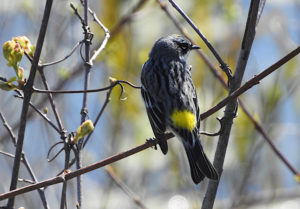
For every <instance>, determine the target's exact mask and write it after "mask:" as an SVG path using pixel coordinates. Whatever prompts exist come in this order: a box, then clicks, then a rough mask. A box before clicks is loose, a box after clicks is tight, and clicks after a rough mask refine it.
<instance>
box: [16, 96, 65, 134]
mask: <svg viewBox="0 0 300 209" xmlns="http://www.w3.org/2000/svg"><path fill="white" fill-rule="evenodd" d="M15 97H16V98H19V99H24V96H22V95H15ZM29 106H30V107H32V109H34V110H35V111H36V112H37V113H38V114H39V115H40V116H41V117H42V118H43V119H44V120H45V121H46V122H47V123H48V124H49V125H50V126H51V127H52V128H54V129H55V130H56V131H57V132H58V133H60V130H59V128H58V127H56V125H55V124H54V123H53V122H52V121H51V120H50V119H49V118H48V117H47V115H46V114H44V113H42V112H41V111H40V110H39V109H38V108H37V107H36V106H34V105H33V104H32V103H31V102H29Z"/></svg>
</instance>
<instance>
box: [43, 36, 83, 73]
mask: <svg viewBox="0 0 300 209" xmlns="http://www.w3.org/2000/svg"><path fill="white" fill-rule="evenodd" d="M81 44H82V41H79V42H77V43H76V44H75V45H74V47H73V48H72V50H71V52H70V53H69V54H67V55H66V56H65V57H64V58H61V59H59V60H56V61H53V62H48V63H43V64H40V67H43V68H44V67H47V66H50V65H55V64H58V63H60V62H63V61H65V60H66V59H68V58H69V57H70V56H71V55H72V54H73V53H74V52H75V50H76V49H77V48H78V46H80V45H81Z"/></svg>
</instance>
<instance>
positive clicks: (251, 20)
mask: <svg viewBox="0 0 300 209" xmlns="http://www.w3.org/2000/svg"><path fill="white" fill-rule="evenodd" d="M259 2H260V1H259V0H251V3H250V8H249V12H248V19H247V23H246V29H245V33H244V37H243V41H242V46H241V52H240V55H239V58H238V63H237V67H236V70H235V73H234V76H233V79H231V80H230V83H229V94H231V93H232V92H233V91H235V90H236V89H237V88H239V86H240V85H241V82H242V79H243V75H244V72H245V68H246V65H247V61H248V57H249V54H250V50H251V46H252V43H253V40H254V37H255V29H256V22H257V17H258V10H259ZM237 106H238V103H237V100H234V101H233V102H231V103H229V104H228V105H227V106H226V108H225V114H224V120H225V121H224V132H223V133H222V134H221V135H220V137H219V141H218V145H217V150H216V154H215V158H214V166H215V167H216V169H217V170H218V172H219V173H220V175H221V173H222V170H223V164H224V159H225V154H226V149H227V145H228V140H229V136H230V131H231V127H232V124H233V119H234V117H235V115H236V111H237ZM218 185H219V182H216V181H209V184H208V188H207V191H206V194H205V197H204V200H203V204H202V209H210V208H213V204H214V200H215V197H216V193H217V189H218Z"/></svg>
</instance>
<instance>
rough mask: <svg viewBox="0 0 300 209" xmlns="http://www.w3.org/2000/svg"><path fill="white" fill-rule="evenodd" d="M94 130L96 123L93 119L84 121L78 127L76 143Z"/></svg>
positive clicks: (75, 137)
mask: <svg viewBox="0 0 300 209" xmlns="http://www.w3.org/2000/svg"><path fill="white" fill-rule="evenodd" d="M93 130H94V124H93V122H92V121H91V120H86V121H84V122H83V123H82V124H81V125H80V126H79V127H78V129H77V131H76V134H75V136H74V139H73V140H74V141H73V142H74V144H76V143H77V142H78V140H79V139H82V138H83V137H85V136H86V135H87V134H89V133H91V132H92V131H93Z"/></svg>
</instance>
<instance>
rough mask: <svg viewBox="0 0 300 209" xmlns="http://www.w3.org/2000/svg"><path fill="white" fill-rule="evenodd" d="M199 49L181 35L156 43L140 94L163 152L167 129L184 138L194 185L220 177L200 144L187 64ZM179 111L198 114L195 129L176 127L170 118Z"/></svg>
mask: <svg viewBox="0 0 300 209" xmlns="http://www.w3.org/2000/svg"><path fill="white" fill-rule="evenodd" d="M198 48H199V47H197V46H195V45H192V44H191V42H190V41H189V40H187V39H185V38H183V37H181V36H178V35H171V36H167V37H163V38H161V39H159V40H158V41H156V42H155V44H154V46H153V48H152V50H151V52H150V54H149V59H148V60H147V61H146V63H145V64H144V66H143V69H142V74H141V82H142V89H141V93H142V97H143V99H144V102H145V106H146V110H147V114H148V117H149V120H150V124H151V127H152V130H153V132H154V135H155V137H156V138H157V139H158V141H159V146H160V148H161V150H162V152H163V153H164V154H166V153H167V152H168V144H167V141H166V139H165V135H164V133H165V131H166V129H170V130H171V131H172V132H173V133H174V134H175V135H176V136H177V137H178V138H180V139H181V141H182V143H183V145H184V148H185V151H186V154H187V157H188V160H189V164H190V169H191V175H192V179H193V181H194V182H195V184H198V183H199V182H200V181H201V180H203V178H204V177H205V176H206V177H208V178H210V179H214V180H218V178H219V177H218V173H217V171H216V170H215V168H214V167H213V165H212V164H211V163H210V161H209V160H208V158H207V157H206V155H205V153H204V151H203V148H202V146H201V143H200V138H199V129H200V110H199V105H198V100H197V94H196V90H195V87H194V84H193V81H192V77H191V73H190V68H189V67H187V65H186V58H187V56H188V54H189V52H190V50H192V49H198ZM176 110H187V111H188V112H190V113H192V114H193V116H195V117H194V118H195V120H196V121H195V124H196V125H195V127H194V128H193V130H192V131H190V130H187V129H185V128H182V127H177V126H176V124H175V123H174V121H173V120H172V118H171V115H172V114H173V113H174V111H176Z"/></svg>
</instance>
